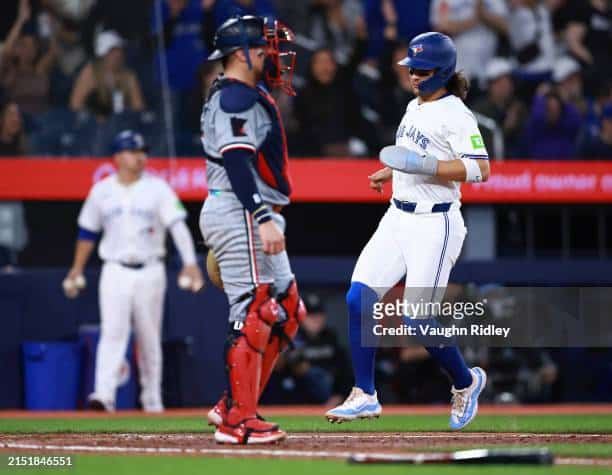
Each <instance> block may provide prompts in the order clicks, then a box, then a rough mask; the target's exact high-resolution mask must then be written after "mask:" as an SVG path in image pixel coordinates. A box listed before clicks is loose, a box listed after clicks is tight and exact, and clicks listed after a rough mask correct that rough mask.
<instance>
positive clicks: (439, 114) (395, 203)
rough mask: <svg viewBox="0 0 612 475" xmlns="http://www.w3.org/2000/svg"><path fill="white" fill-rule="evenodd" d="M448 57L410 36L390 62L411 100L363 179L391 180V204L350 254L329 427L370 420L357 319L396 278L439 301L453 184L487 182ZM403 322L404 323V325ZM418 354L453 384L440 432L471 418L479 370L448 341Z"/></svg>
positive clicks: (377, 184)
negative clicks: (345, 382)
mask: <svg viewBox="0 0 612 475" xmlns="http://www.w3.org/2000/svg"><path fill="white" fill-rule="evenodd" d="M456 58H457V54H456V49H455V45H454V44H453V42H452V40H451V39H450V38H449V37H448V36H446V35H443V34H441V33H436V32H430V33H424V34H422V35H419V36H416V37H415V38H414V39H413V40H412V41H411V42H410V45H409V47H408V56H407V57H406V58H404V59H403V60H402V61H400V62H399V64H400V65H401V66H405V67H408V68H410V69H409V70H410V77H411V81H412V86H413V89H414V92H415V94H416V95H417V97H416V98H415V99H413V100H412V101H411V102H410V103H409V104H408V106H407V108H406V112H405V114H404V117H403V118H402V121H401V123H400V125H399V128H398V130H397V133H396V142H395V143H396V145H393V146H388V147H385V148H383V149H382V151H381V152H380V160H381V161H382V163H383V164H384V165H386V167H385V168H383V169H382V170H379V171H377V172H376V173H374V174H373V175H372V176H370V177H369V180H370V186H371V187H372V188H373V189H375V190H378V191H380V190H382V186H383V184H384V183H386V182H387V181H389V180H391V179H392V180H393V197H392V199H391V205H390V207H389V209H388V210H387V212H386V214H385V215H384V217H383V218H382V220H381V221H380V224H379V226H378V229H377V230H376V232H375V233H374V235H373V236H372V238H371V239H370V241H369V242H368V243H367V245H366V246H365V248H364V249H363V251H362V253H361V255H360V256H359V259H358V261H357V264H356V265H355V269H354V271H353V276H352V278H351V287H350V289H349V291H348V293H347V296H346V300H347V304H348V308H349V339H350V346H351V353H352V359H353V373H354V376H355V387H354V388H353V390H352V392H351V394H350V395H349V397H348V398H347V399H346V400H345V401H344V403H343V404H342V405H340V406H338V407H336V408H334V409H331V410H330V411H328V412H327V413H326V417H327V418H328V419H329V420H330V421H332V422H343V421H350V420H353V419H356V418H369V417H378V416H379V415H380V413H381V411H382V408H381V406H380V404H379V402H378V399H377V396H376V391H375V388H374V358H375V352H376V350H375V348H367V347H362V346H361V342H360V338H361V332H360V330H361V328H362V326H361V325H362V319H370V318H371V316H372V309H373V306H374V304H375V303H376V302H377V301H379V300H380V299H382V297H383V295H384V294H385V293H386V290H389V289H390V288H392V287H393V286H395V285H396V283H397V282H399V281H400V279H402V278H403V277H405V287H406V288H405V290H404V292H405V295H410V294H411V292H413V293H414V292H416V293H418V292H421V291H423V289H425V288H427V289H429V290H427V291H428V292H429V295H432V298H431V299H430V301H432V302H436V301H439V300H440V299H441V298H442V297H443V294H444V288H445V287H446V284H447V283H448V278H449V274H450V271H451V268H452V267H453V265H454V263H455V261H456V260H457V258H458V257H459V253H460V251H461V246H462V245H463V240H464V238H465V235H466V232H467V231H466V228H465V225H464V223H463V218H462V216H461V213H460V211H459V208H460V198H461V194H460V191H459V190H460V182H480V181H485V180H487V178H488V176H489V162H488V155H487V151H486V149H485V146H484V144H483V141H482V137H481V134H480V132H479V130H478V126H477V123H476V120H475V118H474V116H473V115H472V113H471V112H470V111H469V109H468V108H467V107H466V106H465V105H464V103H463V101H462V99H464V98H465V96H466V94H467V89H468V83H467V81H466V80H465V78H464V77H463V75H462V74H460V73H456V72H455V64H456ZM431 289H433V291H432V290H431ZM404 317H405V318H404V321H405V322H408V323H407V324H410V322H412V320H413V319H412V318H409V317H411V316H410V315H405V316H404ZM412 317H416V315H414V316H412ZM365 321H366V320H364V322H365ZM434 321H435V320H434ZM412 324H414V322H412ZM365 327H366V328H367V325H365ZM426 347H427V350H428V352H429V353H430V355H431V357H432V358H434V359H435V360H436V361H437V362H438V363H439V364H440V365H441V366H442V368H444V369H445V370H446V372H447V373H448V374H449V375H450V377H451V379H452V381H453V387H452V389H451V392H452V408H451V416H450V427H451V429H453V430H458V429H461V428H463V427H465V426H466V425H467V424H468V423H469V422H470V421H471V420H472V419H473V418H474V416H475V415H476V411H477V409H478V396H479V394H480V392H481V391H482V389H483V388H484V386H485V383H486V375H485V372H484V371H483V370H482V369H481V368H477V367H475V368H471V369H470V368H468V367H467V366H466V364H465V362H464V360H463V357H462V355H461V353H460V352H459V350H458V349H457V347H456V346H455V345H454V344H450V345H449V344H445V345H441V346H440V345H429V346H428V345H426Z"/></svg>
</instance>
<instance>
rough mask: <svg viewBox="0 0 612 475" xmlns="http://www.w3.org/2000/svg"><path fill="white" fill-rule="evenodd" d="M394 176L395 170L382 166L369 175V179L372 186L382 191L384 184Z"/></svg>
mask: <svg viewBox="0 0 612 475" xmlns="http://www.w3.org/2000/svg"><path fill="white" fill-rule="evenodd" d="M392 176H393V170H391V169H390V168H389V167H385V168H381V169H380V170H378V171H376V172H374V173H372V174H371V175H370V176H369V177H368V180H370V188H372V189H373V190H376V191H378V192H379V193H382V191H383V185H384V184H385V183H387V182H388V181H389V180H390V179H391V177H392Z"/></svg>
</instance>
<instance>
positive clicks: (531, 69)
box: [0, 0, 612, 159]
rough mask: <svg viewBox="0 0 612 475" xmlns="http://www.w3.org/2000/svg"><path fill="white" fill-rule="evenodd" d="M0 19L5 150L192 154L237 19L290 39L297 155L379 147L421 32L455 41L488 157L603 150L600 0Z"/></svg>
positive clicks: (0, 145) (288, 105) (118, 9)
mask: <svg viewBox="0 0 612 475" xmlns="http://www.w3.org/2000/svg"><path fill="white" fill-rule="evenodd" d="M2 12H3V15H2V17H1V18H0V40H1V41H2V46H1V50H0V88H1V91H2V94H1V97H2V101H1V105H0V155H2V156H19V155H25V154H32V155H50V156H98V155H106V154H108V153H109V150H108V147H109V143H110V140H109V138H110V137H112V136H113V135H114V134H115V133H116V132H117V131H118V130H121V129H123V128H127V127H133V128H136V129H139V130H140V131H141V132H142V133H144V134H145V136H147V138H149V139H150V142H151V149H152V154H154V155H160V156H166V155H178V156H192V157H198V156H200V155H201V151H200V149H201V147H200V139H199V114H200V110H201V105H202V101H203V99H204V98H205V96H206V91H207V89H208V88H209V86H210V84H211V82H212V81H213V80H214V78H215V77H216V76H217V75H218V73H219V65H217V64H211V63H206V62H205V58H206V56H207V54H208V53H209V52H210V51H211V48H212V42H213V38H214V31H215V29H216V28H217V27H218V26H219V25H220V24H221V23H222V22H223V21H224V20H226V19H227V18H229V17H231V16H233V15H236V14H256V15H263V16H272V17H275V18H278V19H279V20H281V21H283V22H284V23H286V24H288V25H289V26H290V27H292V29H293V30H294V31H295V33H296V42H295V45H294V49H296V50H297V52H298V62H297V70H296V75H295V78H294V84H295V86H296V88H297V91H298V95H297V96H296V97H294V98H291V97H287V96H279V97H278V101H279V105H280V108H281V111H282V113H283V116H284V118H285V124H286V129H287V133H288V140H289V149H290V153H291V155H292V156H296V157H299V156H334V157H346V156H353V157H354V156H375V155H376V154H377V151H378V149H379V148H380V147H381V146H383V145H386V144H389V143H392V142H393V141H394V137H395V128H396V127H397V124H398V123H399V120H400V118H401V116H402V115H403V112H404V110H405V107H406V104H407V102H408V101H409V100H410V99H411V98H412V97H413V95H412V92H411V88H410V81H409V76H408V71H407V70H406V68H402V67H400V66H398V65H397V61H398V60H399V59H401V58H402V57H404V56H405V55H406V51H407V49H406V45H407V43H408V41H409V40H410V39H411V38H413V37H414V36H415V35H417V34H419V33H422V32H425V31H429V30H437V31H441V32H444V33H446V34H448V35H450V36H452V37H453V38H454V40H455V43H456V45H457V49H458V69H460V70H463V72H464V73H465V74H466V76H468V77H469V78H470V80H471V85H472V87H471V92H470V95H469V97H468V103H469V105H470V106H471V107H472V108H473V110H474V111H476V112H477V114H478V120H479V123H480V125H481V129H482V131H483V134H484V136H485V141H486V143H487V146H488V149H489V152H490V155H492V156H496V157H498V158H502V157H505V158H513V157H520V158H531V159H572V158H585V159H595V158H610V157H612V63H611V62H610V61H609V58H610V51H612V5H611V2H610V1H608V0H410V1H406V0H293V1H290V2H289V1H281V0H130V1H129V2H125V1H120V0H80V1H75V0H13V1H9V2H4V3H3V6H2Z"/></svg>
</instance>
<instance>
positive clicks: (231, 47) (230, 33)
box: [208, 15, 266, 68]
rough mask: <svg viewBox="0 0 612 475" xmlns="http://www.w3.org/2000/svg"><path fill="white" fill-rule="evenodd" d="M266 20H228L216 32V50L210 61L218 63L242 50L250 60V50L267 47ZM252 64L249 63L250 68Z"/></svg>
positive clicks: (244, 18) (238, 18) (209, 58)
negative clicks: (256, 47)
mask: <svg viewBox="0 0 612 475" xmlns="http://www.w3.org/2000/svg"><path fill="white" fill-rule="evenodd" d="M265 45H266V35H265V32H264V19H263V18H262V17H257V16H252V15H245V16H240V17H233V18H230V19H229V20H226V21H225V22H224V23H223V24H222V25H221V26H220V27H219V28H217V31H216V32H215V40H214V48H215V50H214V51H213V52H212V53H211V54H210V56H209V57H208V61H216V60H218V59H221V58H223V57H225V56H227V55H228V54H230V53H233V52H234V51H237V50H239V49H240V48H243V49H244V52H245V54H246V56H247V60H248V58H249V55H248V49H249V48H252V47H254V46H265ZM250 67H251V63H250V61H249V68H250Z"/></svg>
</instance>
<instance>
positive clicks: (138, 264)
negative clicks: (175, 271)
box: [117, 257, 163, 270]
mask: <svg viewBox="0 0 612 475" xmlns="http://www.w3.org/2000/svg"><path fill="white" fill-rule="evenodd" d="M162 260H163V259H162V258H161V257H157V258H155V259H152V260H150V261H146V262H121V261H117V264H119V265H120V266H122V267H126V268H127V269H132V270H139V269H142V268H143V267H146V266H148V265H149V264H151V263H153V262H161V261H162Z"/></svg>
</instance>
